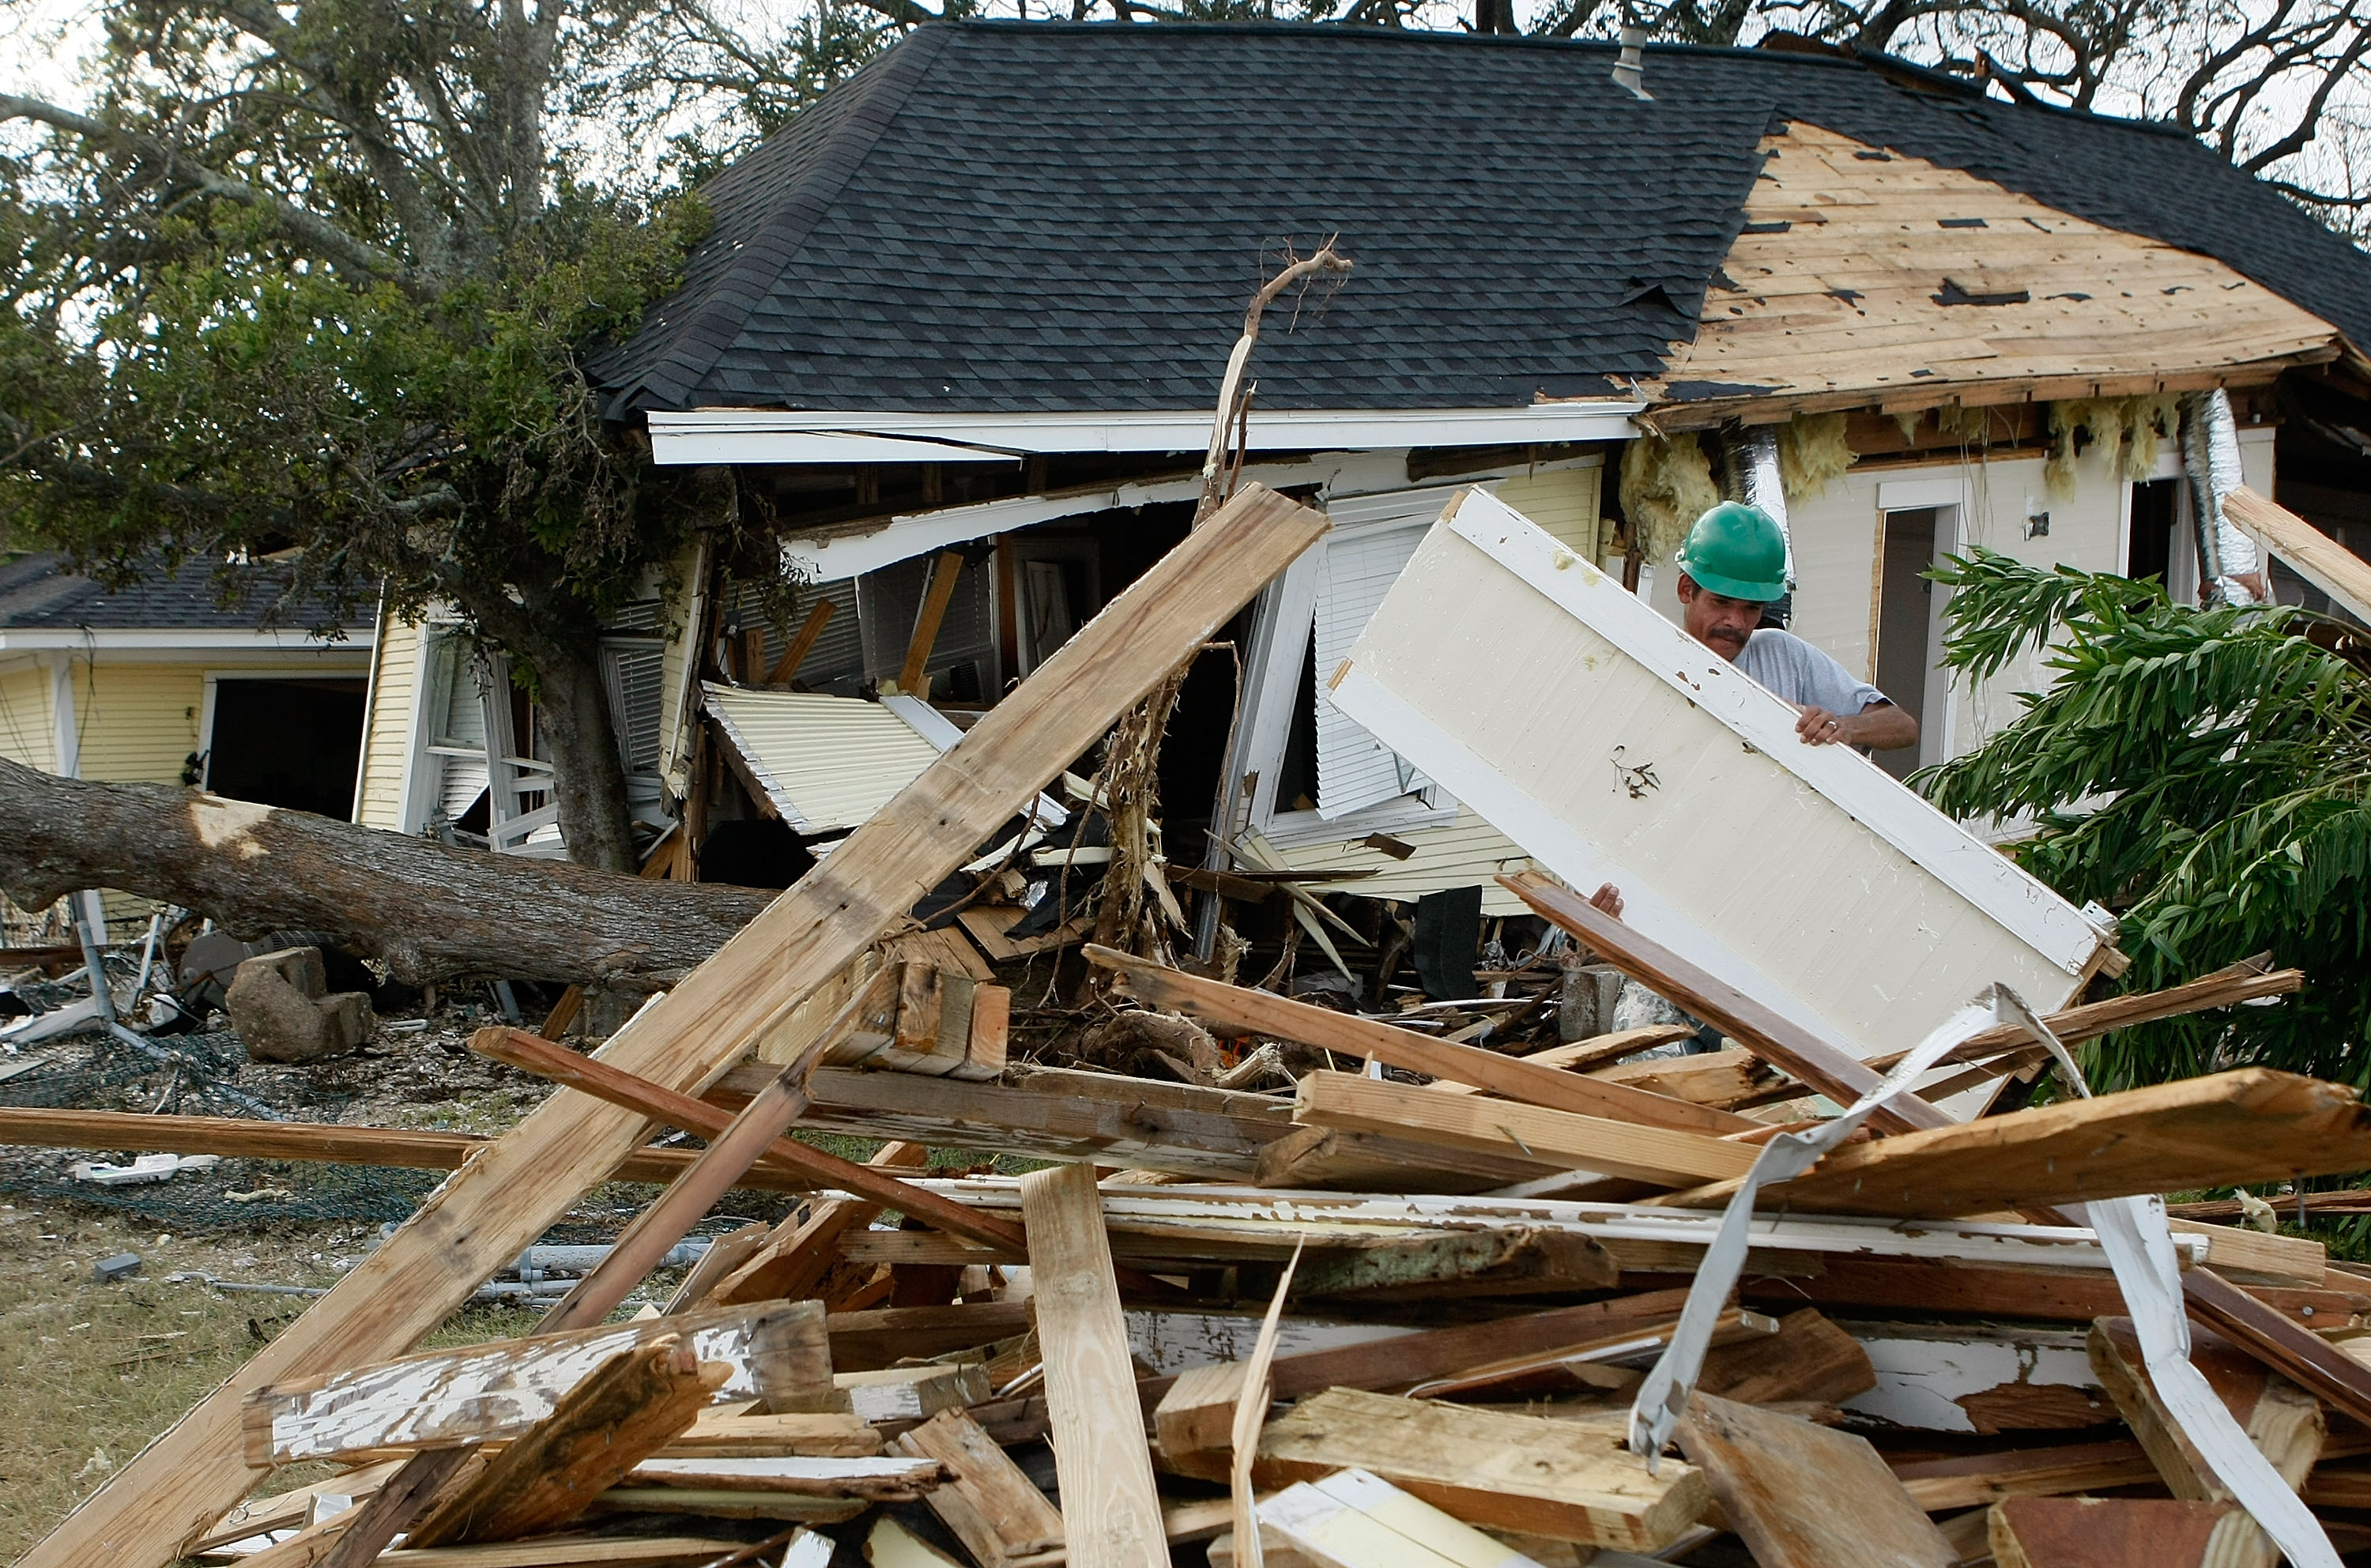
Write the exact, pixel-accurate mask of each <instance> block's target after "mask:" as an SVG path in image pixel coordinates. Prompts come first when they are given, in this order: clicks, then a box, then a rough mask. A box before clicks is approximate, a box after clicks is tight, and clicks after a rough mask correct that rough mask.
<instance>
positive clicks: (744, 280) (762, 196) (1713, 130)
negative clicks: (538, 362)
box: [596, 22, 2371, 415]
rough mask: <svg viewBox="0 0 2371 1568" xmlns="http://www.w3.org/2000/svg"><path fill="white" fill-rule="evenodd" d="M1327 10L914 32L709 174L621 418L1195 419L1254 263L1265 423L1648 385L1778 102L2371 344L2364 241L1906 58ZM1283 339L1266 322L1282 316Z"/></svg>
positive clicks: (2192, 167) (1685, 318) (2167, 150)
mask: <svg viewBox="0 0 2371 1568" xmlns="http://www.w3.org/2000/svg"><path fill="white" fill-rule="evenodd" d="M1612 63H1613V52H1612V50H1610V49H1609V48H1607V47H1605V46H1602V45H1595V44H1579V43H1571V42H1566V41H1551V40H1508V39H1491V38H1474V37H1464V36H1459V35H1454V34H1428V33H1403V32H1394V31H1389V30H1383V29H1353V28H1342V27H1286V26H1232V25H1229V26H1216V25H1213V26H1185V27H1167V26H1161V27H1123V26H1118V25H1114V24H1087V25H1070V24H1062V23H996V22H966V23H950V24H940V25H935V26H931V27H926V28H923V29H919V30H918V31H917V32H915V33H914V34H913V35H911V36H910V37H909V38H908V39H907V40H906V41H904V42H903V43H901V44H899V45H898V46H897V47H896V49H894V50H892V51H890V52H888V53H886V54H885V55H884V56H883V57H882V58H880V59H878V60H876V61H874V62H873V63H872V64H871V65H869V66H867V67H866V68H865V69H864V70H863V71H862V72H861V73H859V74H858V75H856V76H855V77H854V78H852V79H851V80H850V81H849V82H848V83H846V84H843V85H842V86H840V87H839V88H838V89H835V90H834V91H833V92H832V93H830V94H828V95H827V96H826V98H824V99H823V101H822V102H821V103H819V104H818V105H817V106H816V107H815V109H814V110H810V111H809V112H808V113H807V114H806V115H804V116H803V117H802V118H801V119H800V120H799V121H796V122H794V123H793V124H792V125H791V126H790V127H788V128H787V129H786V130H784V131H783V132H782V133H780V134H778V135H777V136H775V137H774V138H772V139H771V140H770V141H769V142H768V143H767V144H765V146H763V147H762V148H760V149H759V150H758V152H756V153H754V154H752V155H751V156H749V157H747V158H746V159H744V160H742V161H741V162H740V163H738V164H736V165H735V166H734V167H732V168H730V169H728V170H726V171H725V172H724V173H723V174H722V175H720V176H718V177H717V179H715V180H713V181H712V182H711V184H710V186H709V187H708V189H707V190H706V192H705V194H706V196H707V198H708V201H709V202H710V205H711V210H712V211H713V213H714V214H715V219H716V226H715V229H714V231H713V232H712V233H711V236H710V237H709V238H708V239H707V240H706V241H705V242H704V243H703V244H702V246H701V247H700V249H699V250H698V252H697V253H696V254H695V255H694V257H693V259H692V260H691V263H690V266H689V268H688V271H687V276H686V281H685V283H684V286H683V288H682V290H681V291H680V292H679V293H678V294H677V295H675V296H674V297H673V298H671V299H669V300H667V301H665V302H664V303H663V304H661V305H660V306H656V307H654V308H653V311H652V313H651V315H650V317H649V318H648V319H647V320H646V321H645V323H644V325H643V326H642V329H641V330H640V331H639V332H637V333H636V335H635V336H634V337H633V338H631V339H630V340H628V341H626V342H624V343H622V344H620V345H619V346H618V347H617V348H615V349H613V350H612V351H610V352H608V353H607V354H606V355H605V356H603V357H602V358H601V359H600V360H599V361H598V362H597V363H596V374H597V375H598V376H599V378H600V380H601V382H602V384H603V385H604V386H606V387H607V389H608V390H609V391H610V392H611V393H612V394H613V401H612V405H611V407H612V410H613V412H615V413H617V414H619V415H624V414H626V413H628V412H630V411H632V410H635V409H689V408H700V407H717V406H723V407H752V408H804V409H885V410H886V409H949V410H953V409H961V410H973V411H998V410H1028V409H1044V410H1064V409H1113V410H1120V409H1189V408H1198V407H1200V406H1202V405H1203V404H1205V403H1207V402H1208V400H1209V398H1210V397H1211V396H1212V394H1213V391H1214V385H1215V380H1216V376H1217V375H1218V372H1219V369H1220V366H1221V365H1222V363H1224V360H1225V356H1226V353H1227V351H1228V349H1229V347H1230V346H1231V345H1232V341H1233V339H1234V335H1235V332H1236V330H1237V329H1238V326H1239V324H1240V322H1241V320H1242V314H1243V303H1244V301H1245V299H1246V298H1247V297H1248V295H1249V294H1250V293H1251V291H1252V290H1253V289H1254V288H1255V287H1256V286H1257V284H1258V282H1259V280H1260V277H1261V275H1262V271H1263V269H1264V268H1272V267H1273V265H1274V264H1275V261H1276V259H1278V256H1279V255H1280V254H1281V253H1282V251H1283V249H1284V248H1286V247H1288V246H1290V247H1291V248H1295V249H1297V250H1299V251H1301V252H1302V253H1304V254H1305V253H1306V252H1307V251H1308V250H1310V249H1311V248H1313V247H1314V246H1316V245H1317V244H1319V243H1321V242H1322V241H1323V240H1324V239H1325V238H1326V237H1327V236H1331V235H1336V234H1338V235H1339V236H1341V241H1342V247H1343V248H1344V250H1345V251H1346V252H1347V254H1348V255H1350V256H1351V257H1352V258H1353V259H1355V260H1356V261H1357V262H1358V271H1357V272H1356V273H1355V274H1354V276H1353V277H1352V278H1351V279H1350V281H1349V282H1347V284H1346V285H1344V286H1343V287H1342V288H1341V289H1340V290H1339V291H1338V292H1336V293H1335V294H1332V295H1331V296H1330V297H1328V298H1325V299H1324V300H1322V301H1314V300H1313V301H1311V302H1309V305H1310V306H1311V308H1305V309H1303V310H1301V311H1300V312H1299V313H1298V314H1297V315H1296V314H1295V313H1293V312H1290V311H1282V312H1278V314H1277V315H1275V316H1272V317H1271V318H1270V321H1271V328H1270V332H1269V335H1268V336H1266V337H1265V338H1264V339H1263V340H1262V347H1261V352H1260V355H1259V358H1258V361H1257V363H1256V374H1257V375H1258V378H1259V397H1260V402H1261V404H1262V406H1263V407H1266V408H1270V409H1290V408H1409V407H1417V408H1422V407H1433V408H1442V407H1459V406H1506V405H1513V404H1522V403H1528V402H1530V401H1532V400H1533V398H1535V397H1537V396H1539V395H1541V394H1543V393H1546V394H1548V395H1552V396H1575V395H1585V394H1588V393H1590V392H1604V391H1610V390H1615V389H1618V386H1619V383H1620V378H1626V377H1637V376H1645V375H1652V374H1653V373H1654V372H1655V371H1656V370H1657V369H1658V368H1659V367H1660V363H1661V358H1662V354H1663V352H1664V350H1665V348H1666V346H1667V344H1668V343H1669V341H1670V340H1671V338H1672V337H1673V336H1675V335H1679V334H1683V333H1685V332H1686V331H1687V330H1688V329H1689V324H1690V323H1692V322H1693V320H1694V317H1695V313H1696V309H1697V306H1698V305H1699V303H1700V301H1701V298H1702V295H1703V292H1704V289H1705V287H1706V281H1707V279H1708V278H1709V276H1710V274H1711V273H1712V271H1713V270H1714V269H1715V267H1717V266H1718V263H1719V260H1720V258H1721V257H1722V255H1723V254H1724V253H1725V252H1726V251H1727V249H1728V247H1729V241H1730V240H1731V239H1732V238H1733V237H1734V236H1735V234H1736V232H1737V228H1738V225H1739V224H1740V223H1741V218H1742V212H1741V209H1742V203H1743V202H1744V199H1745V196H1746V193H1747V191H1748V190H1750V189H1751V187H1752V180H1753V177H1754V174H1755V172H1756V170H1757V169H1758V167H1759V162H1760V159H1759V154H1758V152H1757V144H1758V143H1759V142H1760V140H1761V138H1762V136H1763V134H1764V133H1765V132H1766V131H1768V130H1769V129H1770V128H1771V126H1772V125H1773V124H1774V123H1775V122H1777V121H1783V120H1787V119H1795V118H1799V119H1803V120H1807V121H1811V122H1813V123H1817V124H1820V125H1822V126H1825V127H1827V128H1829V129H1831V130H1833V131H1837V132H1840V133H1844V134H1845V135H1849V136H1853V137H1856V138H1857V139H1859V140H1862V141H1866V142H1868V143H1870V144H1873V145H1877V146H1882V147H1887V148H1891V149H1892V150H1895V151H1899V152H1903V153H1907V154H1910V155H1912V156H1917V157H1922V158H1926V159H1928V160H1930V161H1933V162H1935V163H1937V164H1941V165H1944V166H1946V167H1954V168H1960V169H1964V170H1967V171H1968V172H1970V173H1972V174H1975V175H1977V176H1979V177H1981V178H1984V179H1992V180H1995V181H1997V182H1999V183H2000V184H2002V185H2005V186H2007V187H2009V188H2010V189H2012V190H2020V191H2023V192H2025V193H2027V194H2029V195H2031V196H2033V197H2035V198H2036V199H2037V200H2040V201H2042V202H2048V203H2050V204H2051V205H2053V206H2056V207H2058V208H2061V209H2062V210H2064V211H2066V212H2069V213H2075V214H2076V215H2077V216H2080V217H2084V218H2088V219H2090V220H2092V221H2094V222H2099V223H2103V224H2108V225H2113V226H2115V227H2118V228H2122V229H2126V230H2129V231H2132V232H2134V233H2139V234H2145V235H2149V236H2153V237H2157V238H2162V239H2164V240H2167V241H2168V242H2169V243H2172V244H2176V245H2180V246H2183V247H2185V248H2192V249H2196V250H2200V251H2203V252H2205V253H2207V254H2209V255H2213V256H2215V257H2216V258H2217V259H2221V260H2223V261H2224V262H2226V264H2228V265H2230V266H2232V267H2234V268H2235V269H2237V270H2238V271H2241V272H2244V273H2247V274H2248V275H2249V276H2250V277H2253V278H2255V279H2256V280H2257V281H2258V282H2261V283H2263V284H2265V285H2266V286H2267V287H2270V288H2272V289H2273V290H2275V291H2276V292H2279V293H2281V294H2284V295H2286V296H2287V297H2288V298H2290V299H2291V300H2293V301H2295V302H2296V303H2297V304H2299V305H2301V306H2305V307H2306V308H2307V309H2308V310H2311V311H2314V312H2315V313H2316V314H2318V315H2319V316H2321V317H2323V318H2324V319H2326V320H2329V321H2331V323H2332V324H2333V325H2336V326H2338V327H2339V328H2340V329H2342V330H2343V331H2345V332H2346V333H2347V334H2348V335H2349V336H2350V337H2351V338H2352V339H2353V340H2354V341H2356V342H2358V343H2371V287H2366V285H2367V284H2371V258H2366V257H2365V255H2364V253H2363V252H2362V251H2360V250H2357V249H2356V248H2354V247H2353V246H2351V245H2349V244H2348V243H2347V242H2346V241H2344V240H2343V239H2342V238H2340V237H2339V236H2336V235H2333V234H2331V232H2330V231H2329V230H2327V229H2325V228H2323V227H2321V226H2320V225H2319V224H2317V223H2315V222H2314V221H2313V220H2312V219H2311V218H2310V217H2309V216H2307V214H2306V213H2303V212H2301V211H2300V210H2298V209H2297V208H2296V207H2295V206H2293V205H2292V204H2290V203H2289V202H2286V201H2285V200H2284V199H2283V198H2281V197H2280V196H2279V195H2278V194H2277V193H2276V192H2274V191H2273V190H2272V189H2271V188H2269V187H2267V186H2264V185H2261V184H2260V183H2258V182H2256V181H2254V180H2252V179H2249V178H2248V177H2246V176H2245V175H2242V174H2240V173H2238V171H2236V170H2234V169H2232V168H2231V167H2229V166H2227V165H2226V164H2225V163H2223V162H2222V161H2221V160H2220V159H2219V158H2217V157H2216V156H2215V155H2214V154H2213V153H2211V152H2209V151H2208V150H2207V149H2205V148H2204V147H2202V146H2200V145H2198V144H2196V143H2194V142H2192V141H2190V140H2188V139H2187V138H2184V137H2181V136H2179V135H2175V134H2170V133H2167V132H2165V131H2163V130H2161V129H2158V128H2156V127H2151V126H2145V125H2136V124H2133V123H2130V122H2126V121H2111V120H2104V119H2099V118H2096V117H2092V116H2087V115H2079V114H2073V113H2066V112H2062V111H2058V110H2047V109H2041V108H2037V107H2032V106H2025V105H2016V104H2009V103H2004V102H1998V101H1995V100H1991V99H1987V98H1982V97H1981V96H1979V95H1977V94H1976V93H1975V91H1974V90H1973V89H1972V88H1970V87H1967V86H1962V85H1960V84H1957V83H1952V82H1949V81H1947V80H1945V79H1943V78H1939V77H1937V78H1928V77H1925V76H1923V75H1921V74H1919V73H1915V72H1912V71H1906V70H1903V69H1900V68H1898V67H1896V66H1888V67H1887V68H1885V69H1881V70H1880V69H1879V68H1876V67H1873V66H1871V65H1868V64H1864V63H1857V62H1854V61H1849V60H1842V59H1828V58H1821V57H1814V56H1804V55H1798V54H1782V53H1774V52H1759V51H1735V50H1730V51H1718V50H1693V49H1679V48H1670V49H1660V48H1659V49H1654V50H1650V51H1649V52H1648V62H1647V69H1646V80H1647V86H1648V90H1649V91H1650V92H1652V93H1653V94H1654V95H1655V96H1654V98H1653V99H1652V100H1651V101H1648V102H1641V101H1639V100H1638V99H1637V98H1633V97H1632V96H1631V95H1630V94H1629V93H1628V92H1627V91H1625V89H1623V88H1622V87H1621V86H1618V85H1617V84H1615V83H1614V82H1613V77H1612V73H1611V66H1612ZM1288 327H1289V330H1285V328H1288Z"/></svg>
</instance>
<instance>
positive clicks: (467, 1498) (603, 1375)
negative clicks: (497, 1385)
mask: <svg viewBox="0 0 2371 1568" xmlns="http://www.w3.org/2000/svg"><path fill="white" fill-rule="evenodd" d="M731 1372H732V1368H730V1367H728V1366H725V1365H724V1364H723V1363H722V1362H716V1361H711V1362H709V1363H706V1364H705V1365H703V1364H702V1363H701V1362H700V1358H699V1356H698V1355H696V1354H695V1353H694V1351H693V1350H692V1347H691V1346H690V1345H689V1344H688V1343H685V1342H684V1341H683V1340H682V1339H681V1338H680V1337H677V1336H675V1335H668V1336H665V1337H663V1338H660V1339H656V1340H653V1341H651V1342H650V1343H646V1344H640V1345H636V1346H634V1347H633V1348H632V1349H630V1350H622V1351H619V1353H618V1354H617V1355H613V1356H611V1357H610V1358H609V1359H608V1360H607V1361H605V1362H603V1363H602V1364H601V1365H600V1366H597V1367H596V1368H594V1370H593V1372H592V1374H591V1375H590V1376H588V1377H587V1378H585V1379H584V1381H583V1382H581V1383H579V1384H577V1385H576V1387H574V1388H573V1389H570V1390H569V1391H568V1392H567V1393H566V1394H565V1395H564V1396H562V1397H561V1400H560V1402H559V1403H558V1404H557V1405H555V1406H554V1407H553V1408H552V1412H551V1414H549V1416H547V1417H545V1418H544V1419H543V1420H542V1421H540V1422H538V1423H537V1424H535V1426H534V1427H533V1428H531V1429H530V1430H528V1431H527V1432H526V1433H525V1434H523V1435H520V1436H519V1437H518V1438H517V1439H516V1440H515V1441H514V1442H512V1443H511V1444H510V1445H509V1446H507V1447H504V1448H503V1451H502V1452H501V1453H499V1454H497V1455H495V1456H494V1457H493V1458H492V1460H490V1461H488V1463H487V1465H486V1468H485V1469H484V1470H481V1471H480V1472H479V1474H478V1476H477V1478H476V1479H475V1480H474V1481H472V1482H469V1484H468V1485H467V1486H466V1487H464V1488H463V1489H462V1490H461V1491H460V1492H459V1493H456V1494H455V1495H454V1496H452V1497H450V1498H448V1499H447V1500H446V1501H445V1502H444V1503H443V1504H441V1505H438V1506H437V1507H436V1508H435V1509H434V1511H432V1512H431V1513H430V1514H429V1516H428V1517H427V1518H425V1519H423V1520H422V1521H421V1522H420V1523H419V1524H418V1525H416V1526H415V1527H413V1528H412V1531H411V1536H410V1538H409V1539H408V1541H407V1543H406V1544H408V1545H411V1546H413V1547H430V1546H443V1545H445V1544H448V1543H450V1542H456V1541H464V1540H512V1539H516V1538H518V1537H520V1536H526V1535H540V1534H543V1533H545V1532H547V1531H549V1530H556V1529H558V1528H561V1526H563V1525H565V1524H567V1523H568V1522H569V1521H570V1520H572V1519H573V1518H575V1517H576V1516H578V1515H579V1514H582V1513H583V1512H584V1510H585V1509H586V1508H587V1507H589V1506H591V1505H592V1502H593V1499H594V1498H596V1497H597V1496H599V1495H600V1494H601V1493H604V1492H606V1491H607V1490H608V1489H609V1488H610V1487H612V1486H614V1485H616V1484H617V1483H618V1482H619V1481H620V1480H622V1479H623V1478H624V1477H625V1475H626V1473H627V1472H628V1471H630V1470H632V1469H633V1468H634V1467H635V1465H637V1464H639V1463H640V1462H641V1461H642V1460H643V1459H645V1458H649V1457H650V1456H652V1455H653V1454H655V1453H657V1452H658V1450H659V1449H660V1448H661V1447H665V1444H666V1441H667V1439H668V1438H670V1437H673V1436H674V1435H676V1434H677V1433H678V1432H681V1431H682V1430H684V1429H685V1428H686V1427H688V1426H689V1425H690V1424H692V1422H693V1420H694V1419H695V1418H697V1417H698V1416H699V1414H700V1407H701V1406H702V1405H705V1404H706V1403H707V1402H708V1401H709V1399H710V1397H711V1395H713V1394H714V1393H715V1391H716V1389H718V1388H719V1387H720V1386H721V1385H722V1384H723V1382H724V1380H725V1378H727V1377H729V1376H730V1375H731Z"/></svg>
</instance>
